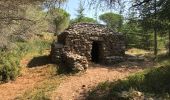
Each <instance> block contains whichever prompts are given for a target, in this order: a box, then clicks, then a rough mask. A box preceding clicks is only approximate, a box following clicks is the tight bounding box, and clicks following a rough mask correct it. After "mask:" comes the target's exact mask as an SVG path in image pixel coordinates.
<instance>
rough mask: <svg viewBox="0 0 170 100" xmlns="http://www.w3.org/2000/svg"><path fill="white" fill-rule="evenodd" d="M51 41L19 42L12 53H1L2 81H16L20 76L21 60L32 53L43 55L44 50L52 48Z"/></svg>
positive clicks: (0, 72)
mask: <svg viewBox="0 0 170 100" xmlns="http://www.w3.org/2000/svg"><path fill="white" fill-rule="evenodd" d="M50 43H51V42H50V41H49V40H48V41H46V40H39V39H38V40H35V41H30V42H18V43H16V45H17V47H16V48H14V50H11V51H0V55H1V56H0V81H3V82H7V81H9V80H14V79H15V78H16V77H17V76H18V75H19V74H20V69H21V67H20V60H21V59H22V57H23V56H25V55H26V54H28V53H30V52H37V53H38V54H42V51H43V50H44V49H48V48H50Z"/></svg>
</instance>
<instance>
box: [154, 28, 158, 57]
mask: <svg viewBox="0 0 170 100" xmlns="http://www.w3.org/2000/svg"><path fill="white" fill-rule="evenodd" d="M157 44H158V43H157V30H156V27H155V28H154V55H155V56H157V53H158V45H157Z"/></svg>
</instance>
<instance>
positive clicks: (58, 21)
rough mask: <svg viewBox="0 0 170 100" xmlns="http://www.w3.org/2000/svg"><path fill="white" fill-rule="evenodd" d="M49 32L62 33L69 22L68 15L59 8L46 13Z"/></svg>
mask: <svg viewBox="0 0 170 100" xmlns="http://www.w3.org/2000/svg"><path fill="white" fill-rule="evenodd" d="M48 21H49V31H50V32H54V33H56V34H59V33H61V32H63V31H64V30H65V29H66V28H67V27H68V26H69V22H70V14H69V13H67V12H66V11H65V10H63V9H60V8H55V9H51V10H49V11H48Z"/></svg>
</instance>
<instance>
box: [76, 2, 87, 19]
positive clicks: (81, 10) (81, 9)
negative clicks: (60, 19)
mask: <svg viewBox="0 0 170 100" xmlns="http://www.w3.org/2000/svg"><path fill="white" fill-rule="evenodd" d="M84 10H85V9H84V7H83V3H82V1H81V0H80V3H79V7H78V9H77V21H78V22H80V21H81V20H82V19H83V18H84Z"/></svg>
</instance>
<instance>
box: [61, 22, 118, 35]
mask: <svg viewBox="0 0 170 100" xmlns="http://www.w3.org/2000/svg"><path fill="white" fill-rule="evenodd" d="M65 32H66V33H68V34H83V33H84V34H93V35H95V34H113V35H121V34H120V33H117V32H114V31H113V30H112V29H109V28H108V27H107V26H106V25H103V24H95V23H76V24H73V25H71V26H70V27H69V28H67V29H66V30H65V31H64V32H63V33H65Z"/></svg>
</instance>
